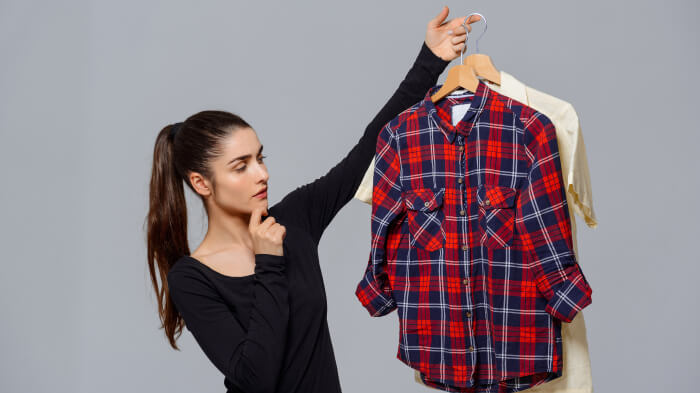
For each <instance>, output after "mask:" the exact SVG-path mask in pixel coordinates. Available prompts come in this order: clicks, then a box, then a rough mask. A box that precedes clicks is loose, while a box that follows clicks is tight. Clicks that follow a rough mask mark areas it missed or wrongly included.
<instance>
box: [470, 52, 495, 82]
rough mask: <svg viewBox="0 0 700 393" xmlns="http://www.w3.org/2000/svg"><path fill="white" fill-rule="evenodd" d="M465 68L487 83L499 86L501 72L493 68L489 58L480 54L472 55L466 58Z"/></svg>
mask: <svg viewBox="0 0 700 393" xmlns="http://www.w3.org/2000/svg"><path fill="white" fill-rule="evenodd" d="M466 64H467V66H469V67H471V68H472V70H474V73H475V74H476V75H477V76H479V77H481V78H484V79H486V80H488V81H489V82H492V83H495V84H497V85H499V86H500V85H501V71H499V70H497V69H496V67H494V66H493V62H492V61H491V57H490V56H489V55H484V54H482V53H474V54H471V55H469V56H467V61H466Z"/></svg>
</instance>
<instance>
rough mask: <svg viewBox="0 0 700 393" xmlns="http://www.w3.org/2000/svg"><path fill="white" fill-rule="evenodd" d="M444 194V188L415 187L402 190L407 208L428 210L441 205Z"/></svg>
mask: <svg viewBox="0 0 700 393" xmlns="http://www.w3.org/2000/svg"><path fill="white" fill-rule="evenodd" d="M444 195H445V189H444V188H440V189H437V190H433V189H432V188H417V189H413V190H406V191H404V194H403V198H404V201H405V202H406V207H407V208H409V209H411V210H423V211H429V210H434V209H435V208H437V207H439V206H440V205H442V199H443V196H444Z"/></svg>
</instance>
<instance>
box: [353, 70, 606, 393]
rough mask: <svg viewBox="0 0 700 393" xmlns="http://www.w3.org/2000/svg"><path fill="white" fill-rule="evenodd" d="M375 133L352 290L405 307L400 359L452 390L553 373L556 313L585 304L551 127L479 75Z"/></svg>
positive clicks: (373, 307) (377, 304) (379, 304)
mask: <svg viewBox="0 0 700 393" xmlns="http://www.w3.org/2000/svg"><path fill="white" fill-rule="evenodd" d="M439 88H440V86H435V87H433V88H432V89H431V90H430V91H428V93H427V94H426V96H425V99H424V100H422V101H421V102H419V103H417V104H416V105H414V106H412V107H411V108H409V109H407V110H406V111H404V112H403V113H401V114H400V115H399V116H397V117H396V118H395V119H393V120H391V121H390V122H389V123H387V124H386V125H385V126H384V128H383V129H382V131H381V133H380V135H379V137H378V139H377V146H376V156H375V172H374V188H373V192H372V244H371V253H370V258H369V263H368V266H367V270H366V272H365V275H364V277H363V279H362V280H361V281H360V283H359V284H358V286H357V291H356V294H357V296H358V298H359V300H360V301H361V302H362V304H363V305H364V306H365V308H367V310H368V311H369V313H370V314H371V315H372V316H382V315H386V314H388V313H389V312H391V311H393V310H394V309H398V314H399V325H400V326H399V348H398V353H397V358H398V359H400V360H401V361H403V362H404V363H406V364H407V365H409V366H411V367H413V368H414V369H417V370H419V371H420V372H421V374H422V377H423V379H424V381H425V383H426V384H428V385H430V386H433V387H437V388H440V389H443V390H447V391H459V392H515V391H519V390H523V389H527V388H529V387H532V386H535V385H539V384H541V383H544V382H546V381H549V380H552V379H554V378H556V377H558V376H560V375H561V370H562V356H561V354H562V340H561V322H562V321H565V322H570V321H571V320H572V319H573V318H574V316H575V315H576V313H577V312H578V311H579V310H581V309H582V308H584V307H585V306H587V305H588V304H590V303H591V292H592V290H591V288H590V286H589V284H588V282H587V280H586V278H585V277H584V275H583V272H582V271H581V270H580V268H579V265H578V263H577V261H576V257H575V254H574V252H573V251H572V238H571V222H570V217H569V211H568V207H567V202H566V197H565V193H564V189H563V186H562V184H563V182H562V174H561V164H560V161H559V155H558V146H557V140H556V134H555V128H554V126H553V125H552V123H551V122H550V120H549V119H548V118H547V117H546V116H544V115H543V114H541V113H539V112H536V111H535V110H534V109H532V108H530V107H527V106H525V105H523V104H521V103H519V102H517V101H514V100H512V99H510V98H508V97H506V96H503V95H500V94H498V93H497V92H495V91H493V90H491V89H490V88H489V87H488V86H487V85H486V84H484V83H483V82H481V83H479V87H478V89H477V91H476V92H475V93H474V94H473V95H472V97H471V106H470V108H469V110H468V111H467V113H466V115H465V116H464V118H463V119H462V120H461V121H460V122H459V123H458V124H457V125H456V126H453V125H452V123H451V122H450V118H451V115H450V110H451V108H452V106H453V105H455V104H459V103H463V102H464V101H465V99H466V97H464V96H463V97H459V96H457V97H451V96H448V97H447V98H444V99H443V100H440V101H438V103H437V104H435V103H433V102H432V101H431V99H430V96H431V95H432V94H433V93H435V91H437V89H439Z"/></svg>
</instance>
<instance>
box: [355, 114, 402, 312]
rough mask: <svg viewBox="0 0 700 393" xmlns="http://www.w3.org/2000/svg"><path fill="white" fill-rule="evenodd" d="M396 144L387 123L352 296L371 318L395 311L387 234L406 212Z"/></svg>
mask: <svg viewBox="0 0 700 393" xmlns="http://www.w3.org/2000/svg"><path fill="white" fill-rule="evenodd" d="M397 148H398V141H397V139H396V135H395V133H393V132H392V130H391V128H390V124H387V125H386V126H385V127H384V129H383V130H382V132H381V133H380V134H379V138H377V148H376V150H377V153H376V156H375V169H374V180H373V181H374V189H373V193H372V236H371V238H372V240H371V251H370V257H369V262H368V264H367V269H366V270H365V275H364V276H363V278H362V280H361V281H360V283H359V284H358V285H357V289H356V291H355V295H357V298H358V299H359V300H360V302H361V303H362V305H363V306H364V307H365V308H366V309H367V311H368V312H369V313H370V315H372V316H373V317H377V316H383V315H386V314H388V313H390V312H391V311H393V310H394V309H396V301H395V300H394V298H393V296H392V295H391V288H390V286H389V280H388V276H387V272H386V267H387V255H386V252H387V250H391V249H392V248H391V247H387V235H388V233H389V229H390V228H391V226H392V224H393V223H394V221H396V219H397V218H398V217H400V216H401V215H402V214H403V213H404V212H405V207H404V204H403V198H402V196H401V184H400V174H401V162H400V160H399V155H398V150H397Z"/></svg>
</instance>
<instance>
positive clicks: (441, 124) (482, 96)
mask: <svg viewBox="0 0 700 393" xmlns="http://www.w3.org/2000/svg"><path fill="white" fill-rule="evenodd" d="M441 87H442V85H436V86H434V87H432V88H431V89H430V90H428V93H426V95H425V98H424V99H423V105H422V108H423V110H425V112H424V113H422V114H421V115H422V116H428V117H429V118H431V119H432V120H433V122H434V123H435V125H437V128H438V129H440V131H442V133H443V135H444V136H445V138H446V139H447V140H448V141H449V142H450V143H452V141H454V138H455V135H456V133H457V128H456V127H454V126H453V125H452V123H451V122H450V121H449V119H444V118H442V117H441V116H439V115H438V113H437V109H435V103H433V100H432V98H431V96H432V95H433V94H435V92H437V91H438V90H440V88H441ZM490 91H491V89H490V88H489V87H488V86H487V85H486V84H485V83H484V82H482V81H479V85H478V86H477V88H476V91H475V92H474V96H473V98H472V101H471V105H470V107H469V110H467V113H466V114H465V115H464V117H463V118H462V120H460V123H462V122H465V126H466V127H460V128H462V129H464V130H466V132H467V134H468V133H469V131H471V128H472V126H473V125H474V122H475V121H476V119H478V118H479V115H481V112H482V111H483V110H484V107H485V106H486V103H487V101H488V100H489V99H490V96H491V95H490V94H489V93H490ZM443 99H444V98H443ZM459 125H460V124H458V126H459Z"/></svg>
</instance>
